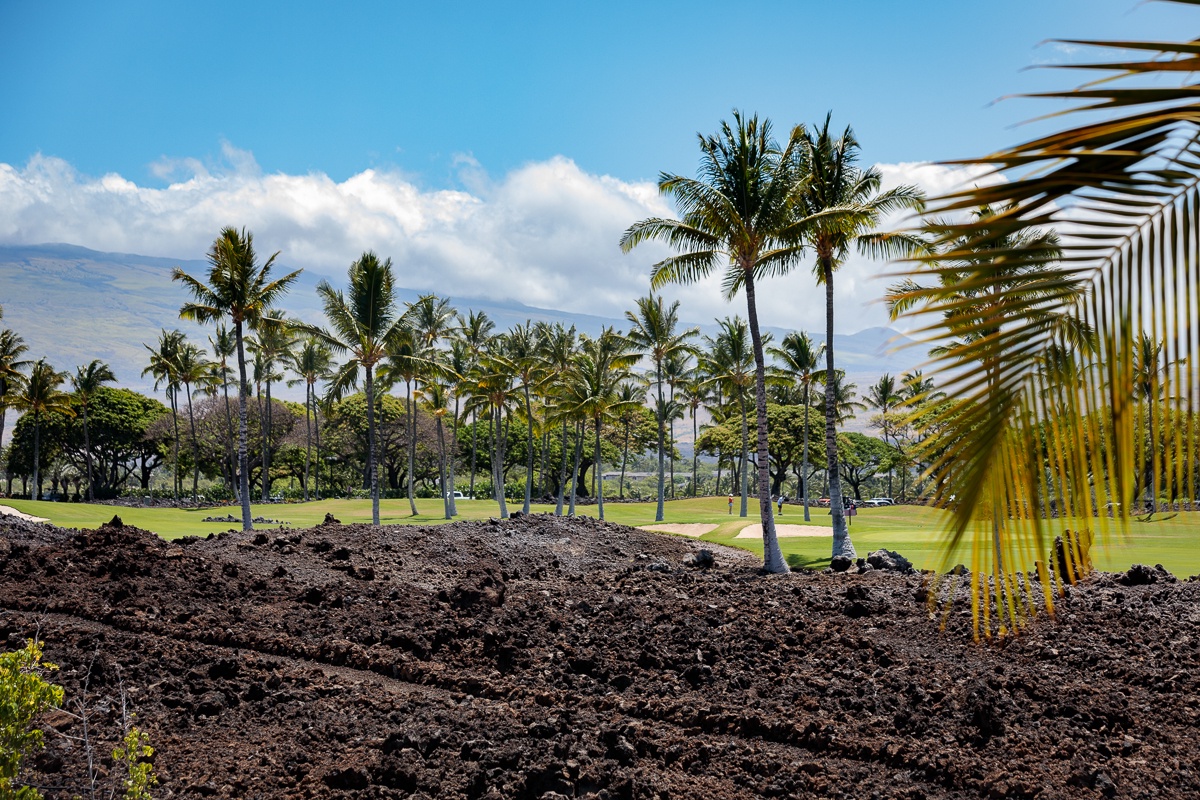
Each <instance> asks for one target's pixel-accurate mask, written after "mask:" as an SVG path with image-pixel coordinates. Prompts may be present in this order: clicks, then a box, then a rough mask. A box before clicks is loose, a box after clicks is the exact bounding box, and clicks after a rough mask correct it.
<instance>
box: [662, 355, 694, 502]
mask: <svg viewBox="0 0 1200 800" xmlns="http://www.w3.org/2000/svg"><path fill="white" fill-rule="evenodd" d="M691 361H692V354H691V353H690V352H687V351H682V350H681V351H677V352H675V353H672V354H671V355H670V356H668V357H667V360H666V361H664V362H663V378H664V380H666V382H667V387H668V388H669V389H670V395H669V396H670V402H671V403H672V404H673V405H674V407H675V408H676V409H678V413H677V414H676V415H675V416H672V417H670V418H669V419H668V420H667V421H668V423H669V424H670V428H669V429H668V435H669V437H670V439H669V442H670V446H669V447H668V448H667V452H668V453H669V454H670V456H671V499H672V500H674V499H675V421H676V420H682V419H683V417H684V410H685V409H684V405H683V403H680V402H678V401H677V400H676V399H675V394H676V392H678V391H680V390H681V389H682V388H683V386H684V384H686V383H687V381H688V380H689V379H690V378H691V374H692V365H691Z"/></svg>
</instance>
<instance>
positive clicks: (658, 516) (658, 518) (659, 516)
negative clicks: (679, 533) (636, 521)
mask: <svg viewBox="0 0 1200 800" xmlns="http://www.w3.org/2000/svg"><path fill="white" fill-rule="evenodd" d="M654 367H655V369H656V370H658V408H657V409H655V411H656V413H657V415H658V509H657V510H656V511H655V512H654V521H655V522H662V521H663V519H665V517H664V516H663V488H664V487H663V476H664V474H665V473H664V470H665V468H666V466H665V464H664V463H663V448H664V446H665V445H664V444H663V437H664V435H665V432H664V431H663V428H664V427H665V423H666V420H665V419H663V416H664V414H663V412H664V411H665V410H666V409H665V408H663V393H662V359H657V360H656V361H655V362H654Z"/></svg>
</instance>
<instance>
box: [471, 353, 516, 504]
mask: <svg viewBox="0 0 1200 800" xmlns="http://www.w3.org/2000/svg"><path fill="white" fill-rule="evenodd" d="M515 373H516V368H515V367H514V365H513V363H512V361H510V360H509V359H508V358H507V356H506V354H505V352H504V342H503V337H496V338H495V339H493V340H492V342H491V343H490V345H489V347H488V348H487V349H486V350H485V351H484V352H483V353H482V354H481V357H480V360H479V364H478V365H476V367H475V370H474V375H475V378H474V381H473V382H472V390H471V395H470V396H469V397H468V398H467V408H466V410H468V411H471V412H473V413H477V412H479V411H483V412H484V413H485V414H486V415H487V419H488V427H489V429H490V430H491V438H492V447H491V451H492V495H493V499H495V501H496V503H497V505H498V506H499V508H500V518H501V519H505V518H507V517H508V503H507V498H506V496H505V486H504V458H505V443H506V442H507V441H508V436H507V427H506V425H505V416H506V415H508V416H509V417H510V418H511V414H512V408H513V406H514V405H515V403H516V400H517V397H516V391H515V389H514V387H513V376H514V375H515Z"/></svg>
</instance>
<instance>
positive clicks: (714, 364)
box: [700, 316, 769, 517]
mask: <svg viewBox="0 0 1200 800" xmlns="http://www.w3.org/2000/svg"><path fill="white" fill-rule="evenodd" d="M717 325H718V326H719V327H720V332H719V333H718V334H717V336H716V338H713V337H709V336H705V337H704V341H705V342H706V343H707V345H708V350H707V352H705V353H704V354H703V355H701V357H700V361H701V364H700V370H701V372H703V373H704V375H705V376H706V377H705V381H704V382H705V383H706V384H708V385H709V386H713V387H717V388H719V389H720V392H721V396H722V397H723V398H725V399H726V400H727V401H729V402H736V403H737V407H738V413H739V414H740V415H741V419H742V451H741V457H740V464H741V466H740V467H739V469H738V474H739V475H741V479H742V481H741V501H742V502H741V508H740V511H739V516H742V517H744V516H746V515H747V513H748V507H747V498H748V496H749V484H750V473H749V471H748V470H747V469H746V466H747V464H748V463H749V459H750V452H749V451H750V436H749V423H748V415H747V408H746V400H747V398H748V397H749V395H750V387H751V386H753V385H754V381H755V375H754V354H753V352H752V349H751V345H750V340H749V338H748V337H747V334H748V330H747V325H746V321H745V320H744V319H742V318H741V317H736V316H735V317H734V318H733V319H730V318H729V317H726V318H725V319H721V320H717ZM767 340H768V341H769V336H768V337H767ZM759 477H760V479H761V477H762V476H761V475H760V476H759ZM760 494H761V492H760Z"/></svg>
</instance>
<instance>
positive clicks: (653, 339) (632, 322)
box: [621, 220, 699, 522]
mask: <svg viewBox="0 0 1200 800" xmlns="http://www.w3.org/2000/svg"><path fill="white" fill-rule="evenodd" d="M652 222H654V221H653V220H646V222H645V223H638V225H645V224H648V223H652ZM634 228H637V226H636V225H635V226H634ZM634 228H630V230H629V231H627V232H626V234H625V237H624V238H622V240H621V242H622V244H621V247H622V248H623V249H625V250H628V249H629V248H631V247H633V246H634V244H635V243H636V242H635V239H636V240H637V241H640V239H638V237H639V236H641V234H638V233H633V230H634ZM639 230H640V229H639ZM643 238H644V237H643ZM625 319H627V320H629V333H628V334H627V336H628V338H629V341H630V342H632V343H633V344H634V346H635V347H637V348H639V349H640V350H641V352H642V354H643V356H645V357H646V358H648V359H650V361H651V362H652V373H651V374H652V375H653V376H654V383H655V387H656V392H657V395H658V397H657V402H656V403H655V406H654V407H655V409H656V414H657V416H658V419H657V421H658V508H657V509H656V511H655V514H654V521H655V522H662V521H663V519H664V517H663V500H664V496H665V484H666V441H665V440H666V423H667V420H666V419H665V418H663V416H662V414H661V413H659V412H661V411H662V410H663V409H665V408H666V402H665V399H664V396H663V383H664V382H665V379H666V373H665V372H664V371H663V367H664V365H665V364H666V363H667V360H668V359H670V358H673V357H675V356H676V355H677V354H682V353H690V352H692V349H693V348H692V345H691V340H692V339H693V338H695V336H696V335H697V334H698V333H699V330H697V329H696V328H687V329H685V330H682V331H681V330H679V301H678V300H676V301H675V302H674V303H671V305H669V306H668V305H666V304H665V303H664V302H663V298H662V296H661V295H660V296H658V297H655V296H654V294H653V293H651V294H650V295H648V296H646V297H640V298H638V300H637V311H636V312H635V311H626V312H625Z"/></svg>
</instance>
